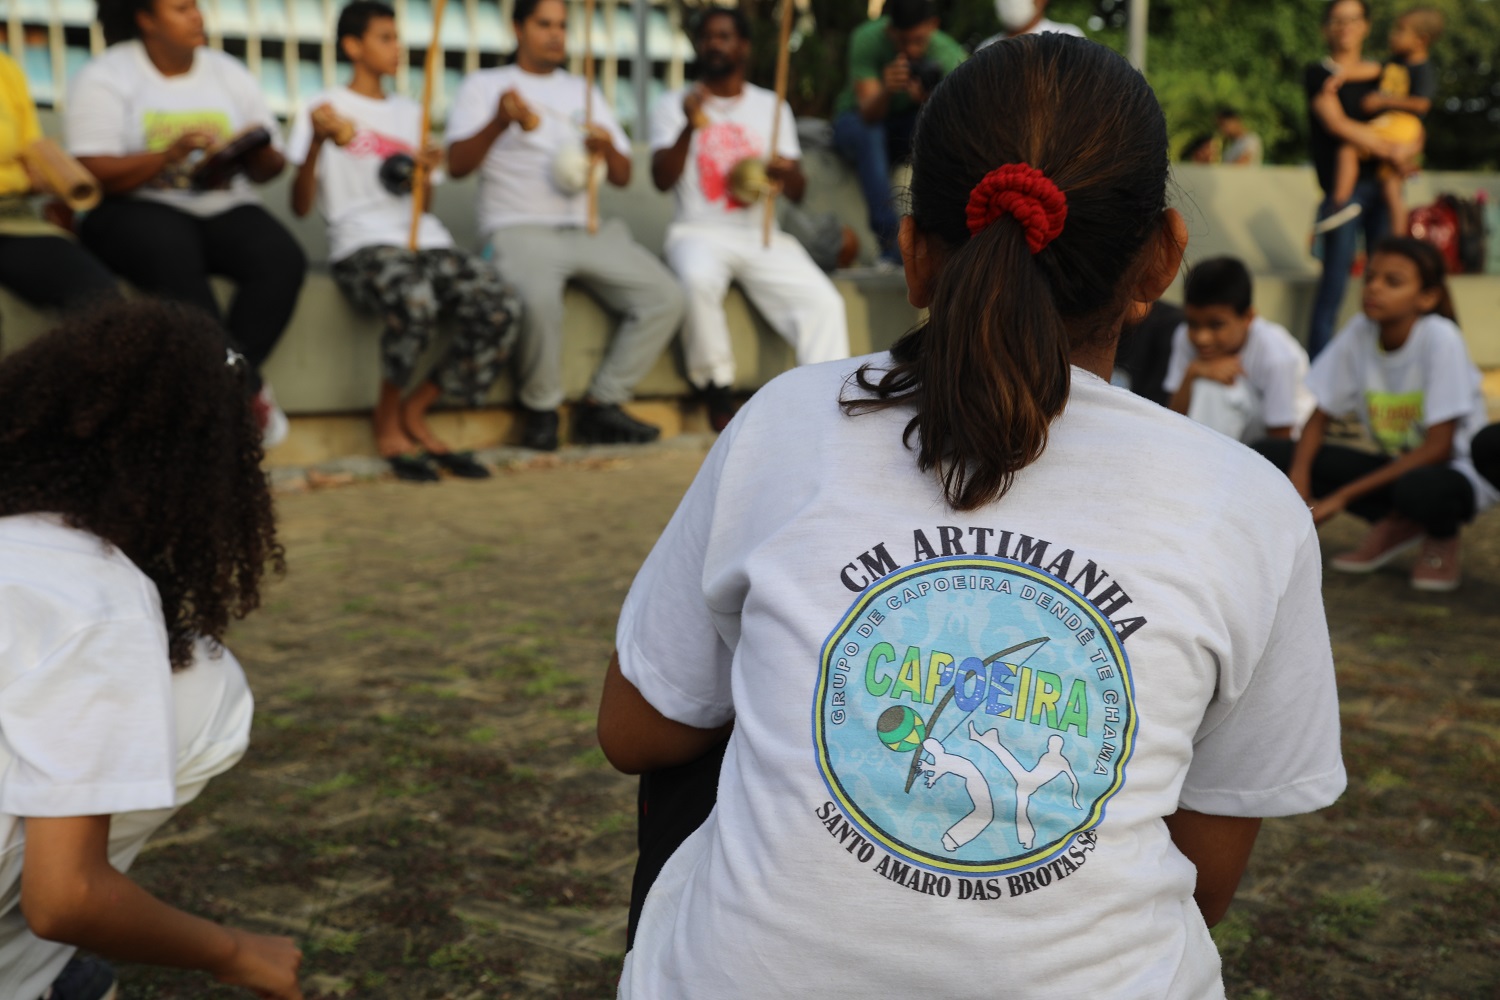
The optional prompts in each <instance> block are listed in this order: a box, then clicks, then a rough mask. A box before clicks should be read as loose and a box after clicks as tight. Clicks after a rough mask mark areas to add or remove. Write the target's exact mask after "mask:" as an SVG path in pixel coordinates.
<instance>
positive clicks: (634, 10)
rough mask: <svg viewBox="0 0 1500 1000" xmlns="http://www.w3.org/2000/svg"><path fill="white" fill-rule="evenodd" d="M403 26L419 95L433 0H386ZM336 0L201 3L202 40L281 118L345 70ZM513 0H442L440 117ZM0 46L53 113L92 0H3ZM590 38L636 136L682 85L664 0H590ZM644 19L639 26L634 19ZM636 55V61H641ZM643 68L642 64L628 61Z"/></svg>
mask: <svg viewBox="0 0 1500 1000" xmlns="http://www.w3.org/2000/svg"><path fill="white" fill-rule="evenodd" d="M388 2H391V3H392V6H394V7H395V8H396V17H397V21H398V23H399V24H400V25H401V36H402V41H403V42H404V43H405V44H404V48H405V58H404V59H403V60H402V63H401V68H400V70H399V71H398V73H397V75H396V89H397V90H400V91H402V92H403V93H407V94H412V95H418V94H420V93H421V91H422V82H423V68H424V65H425V56H426V52H427V48H428V46H429V45H430V44H431V42H432V36H433V31H432V29H433V23H432V18H433V4H432V0H388ZM566 2H567V3H568V5H569V8H570V10H569V15H570V16H569V18H568V52H569V56H570V66H569V68H570V69H571V70H573V71H574V72H581V71H582V66H583V36H584V30H583V9H584V0H566ZM343 3H344V0H199V4H200V5H201V6H202V8H203V16H204V20H205V22H206V27H207V30H208V44H209V45H211V46H213V47H214V48H217V49H224V50H227V51H229V52H231V53H232V54H234V55H236V56H238V57H240V58H241V59H243V60H244V62H245V64H246V65H247V66H248V67H249V68H250V72H251V73H252V74H253V75H254V76H255V77H256V79H258V80H259V81H260V82H261V87H262V89H263V91H264V92H265V95H266V100H267V103H269V104H270V106H271V109H272V110H273V111H274V112H276V114H277V115H279V116H281V117H283V118H285V117H288V116H290V115H292V114H293V113H295V112H296V111H297V109H298V108H300V107H301V105H302V103H303V102H304V101H306V100H307V99H308V98H309V97H312V96H313V95H314V94H316V93H318V92H319V91H322V90H326V89H327V88H329V87H333V86H335V85H337V84H338V83H339V82H340V81H341V80H342V79H344V72H343V71H341V70H340V68H339V66H338V44H337V40H336V39H335V38H334V25H335V23H336V21H337V18H338V12H339V10H340V9H341V8H342V7H343ZM512 4H513V0H449V2H448V6H447V11H446V13H445V15H444V17H443V24H442V29H441V32H440V33H439V35H438V44H439V45H440V47H441V49H442V53H443V59H442V65H443V72H442V73H441V75H440V77H439V78H438V79H437V80H435V81H434V82H433V92H434V95H435V96H434V100H433V112H434V118H435V119H436V120H437V121H438V122H442V121H443V120H444V118H445V117H446V112H447V108H448V102H449V101H450V100H451V99H452V97H453V93H454V91H455V90H456V88H457V87H458V85H459V83H460V81H461V80H462V79H463V76H464V74H465V73H470V72H473V71H474V70H476V69H479V68H480V67H481V66H488V65H495V64H497V63H498V62H499V61H501V59H502V58H503V57H505V56H507V55H509V53H510V52H512V51H513V50H514V49H515V35H514V33H513V32H512V30H511V23H510V16H511V10H512ZM0 6H3V7H4V8H5V14H4V16H3V18H0V32H3V34H4V38H3V42H0V47H3V48H4V49H5V50H6V51H7V52H8V53H9V54H10V56H11V58H13V59H15V60H16V62H17V63H19V64H20V65H21V68H22V70H23V71H24V72H25V74H26V79H27V83H28V85H29V86H30V87H31V95H32V99H33V100H35V101H36V103H37V104H38V105H40V106H42V107H51V108H56V109H57V110H59V111H61V110H63V108H64V107H65V105H66V103H67V90H68V82H69V81H70V80H71V79H72V77H73V75H74V74H75V73H77V72H78V70H79V69H80V68H81V67H82V66H83V64H84V63H86V62H87V61H88V60H89V59H90V58H92V57H93V56H94V55H97V54H98V53H99V52H101V51H103V49H104V36H103V34H102V32H101V31H100V29H99V25H98V24H97V23H96V22H95V20H94V14H95V10H94V2H93V0H4V3H3V4H0ZM596 8H597V9H596V10H595V13H594V24H593V31H592V41H593V46H592V47H593V50H594V57H595V59H596V60H597V63H596V71H597V74H598V80H599V85H600V87H601V88H602V89H603V91H604V94H605V96H606V97H607V98H608V99H609V101H610V103H611V104H612V105H613V107H614V108H615V112H616V115H617V116H618V117H619V119H620V121H621V123H622V124H624V125H625V126H626V127H627V128H628V129H630V130H631V131H632V132H633V133H634V134H635V135H636V136H637V138H640V137H641V136H642V133H643V129H642V128H640V127H638V125H639V119H640V115H639V114H638V109H639V106H640V103H641V101H642V100H645V101H646V102H647V104H648V107H649V102H650V101H652V100H654V99H655V97H656V96H657V95H658V94H660V93H661V92H663V91H665V90H668V89H672V88H675V87H680V86H682V83H683V79H684V68H685V66H686V64H687V63H688V62H690V61H691V60H692V57H693V50H692V45H691V43H690V42H689V41H688V38H687V36H686V34H684V32H683V30H682V24H681V22H680V18H681V15H680V13H679V7H678V5H676V4H674V3H671V2H670V0H596ZM643 26H644V28H643ZM642 56H644V60H643V59H642ZM642 65H644V66H645V68H646V72H645V73H641V74H638V73H637V72H636V67H639V66H642Z"/></svg>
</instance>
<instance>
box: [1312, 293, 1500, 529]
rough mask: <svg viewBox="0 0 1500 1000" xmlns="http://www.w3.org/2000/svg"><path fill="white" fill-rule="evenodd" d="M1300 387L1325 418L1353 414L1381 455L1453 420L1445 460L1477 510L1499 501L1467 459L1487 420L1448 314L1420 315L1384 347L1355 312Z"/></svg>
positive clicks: (1474, 372)
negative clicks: (1399, 339) (1398, 340)
mask: <svg viewBox="0 0 1500 1000" xmlns="http://www.w3.org/2000/svg"><path fill="white" fill-rule="evenodd" d="M1307 385H1308V388H1310V389H1311V390H1312V392H1313V395H1314V396H1316V397H1317V400H1318V407H1319V408H1320V409H1321V410H1323V412H1325V413H1327V414H1329V415H1330V416H1335V417H1342V416H1347V415H1348V414H1351V413H1356V412H1357V413H1358V414H1359V418H1360V420H1361V421H1362V422H1363V423H1364V425H1365V428H1366V429H1367V430H1369V432H1370V435H1371V436H1372V437H1373V438H1374V439H1375V440H1376V442H1377V443H1379V445H1380V447H1381V448H1382V449H1384V451H1385V453H1386V454H1388V455H1393V456H1394V455H1400V454H1402V453H1403V452H1407V451H1410V450H1411V449H1413V448H1415V447H1416V446H1417V445H1419V444H1421V443H1422V440H1423V439H1424V438H1425V437H1426V436H1427V428H1429V427H1431V426H1433V425H1434V424H1440V423H1443V422H1444V421H1447V420H1457V421H1458V426H1457V428H1456V429H1455V430H1454V433H1453V458H1452V460H1451V461H1450V462H1449V463H1448V464H1449V465H1451V466H1453V468H1455V469H1457V470H1458V471H1459V472H1462V473H1463V474H1464V476H1465V477H1466V478H1467V479H1468V480H1469V482H1470V483H1472V484H1473V486H1474V501H1475V511H1476V513H1477V512H1478V511H1481V510H1484V509H1485V508H1487V507H1489V506H1491V505H1492V504H1494V503H1495V501H1496V500H1500V493H1497V492H1496V490H1495V487H1494V486H1492V485H1491V484H1490V481H1489V480H1488V479H1485V478H1484V477H1483V476H1481V475H1480V474H1479V473H1478V471H1476V470H1475V468H1474V463H1473V462H1471V461H1470V460H1469V442H1470V441H1471V440H1472V439H1473V437H1474V435H1475V434H1476V433H1477V432H1478V431H1479V430H1480V428H1482V427H1484V426H1485V424H1487V423H1489V413H1488V410H1487V409H1486V407H1485V401H1484V390H1483V389H1482V388H1481V384H1480V375H1479V369H1477V368H1475V367H1474V362H1473V361H1471V360H1470V359H1469V348H1468V346H1467V345H1466V344H1465V343H1464V335H1463V333H1462V332H1461V331H1460V330H1459V329H1458V327H1457V326H1456V325H1455V324H1454V323H1453V322H1451V321H1450V320H1446V319H1444V318H1443V317H1441V316H1437V315H1427V316H1423V317H1422V318H1421V319H1419V320H1417V322H1416V323H1415V324H1414V325H1413V326H1412V329H1411V335H1410V336H1408V337H1407V339H1406V343H1404V344H1402V345H1401V347H1400V348H1398V349H1397V350H1394V351H1387V350H1385V349H1384V348H1382V347H1381V346H1380V327H1379V326H1377V325H1376V323H1375V322H1374V321H1373V320H1371V319H1370V318H1369V317H1368V316H1366V315H1364V314H1363V313H1360V314H1358V315H1356V316H1354V317H1353V318H1352V319H1350V320H1349V322H1348V323H1345V324H1344V328H1343V329H1342V330H1340V331H1339V332H1338V335H1337V336H1335V337H1334V338H1333V340H1332V341H1331V342H1330V343H1329V345H1328V346H1327V347H1326V348H1324V349H1323V351H1322V353H1320V354H1319V355H1318V358H1317V360H1316V361H1315V362H1313V366H1312V371H1311V372H1309V373H1308V376H1307Z"/></svg>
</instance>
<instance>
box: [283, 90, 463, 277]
mask: <svg viewBox="0 0 1500 1000" xmlns="http://www.w3.org/2000/svg"><path fill="white" fill-rule="evenodd" d="M324 104H327V105H330V106H331V107H332V108H333V110H334V113H335V114H337V115H338V116H339V117H340V118H343V119H344V120H346V121H349V122H352V123H353V124H354V126H355V132H354V138H353V139H351V140H349V144H348V145H346V146H339V145H336V144H335V143H333V142H324V143H323V148H322V149H321V150H320V151H319V152H318V168H317V169H318V200H319V204H320V207H321V208H322V211H323V217H324V218H325V219H326V220H327V221H328V246H329V249H328V259H329V260H330V261H334V262H337V261H340V260H343V259H344V258H345V257H348V256H350V255H351V254H353V253H354V252H355V251H357V250H363V249H364V248H365V247H372V246H400V247H404V246H406V244H407V239H408V237H409V235H410V233H411V211H412V204H411V195H410V194H406V195H394V194H392V193H391V192H389V191H387V190H386V189H385V185H383V184H381V183H380V166H381V164H382V163H384V162H385V161H386V160H387V159H388V158H390V157H391V156H394V155H396V154H397V153H405V154H406V155H408V156H414V155H415V154H416V153H417V149H418V142H419V138H420V133H421V131H422V109H421V107H419V106H418V105H417V102H416V101H413V100H411V99H410V98H407V97H401V96H399V95H392V96H389V97H386V98H385V99H384V100H376V99H375V98H371V97H365V96H364V95H363V94H356V93H355V92H354V91H352V90H350V89H349V88H347V87H338V88H336V89H334V90H329V91H325V92H324V93H322V94H319V95H318V96H317V97H314V98H311V99H309V100H308V102H307V104H306V105H305V106H304V107H303V108H302V110H301V111H299V112H298V113H297V117H296V118H295V119H294V120H293V122H292V133H291V138H290V139H289V140H287V159H288V160H290V161H291V162H292V163H295V164H297V165H299V166H300V165H301V164H303V163H305V162H306V161H307V152H308V150H309V149H310V148H311V147H312V138H313V127H312V109H313V108H317V107H320V106H322V105H324ZM434 180H441V174H440V173H439V174H438V175H437V176H435V177H434ZM452 245H453V237H452V236H451V235H449V233H448V230H447V229H445V228H444V227H443V224H442V223H441V222H439V221H438V219H437V216H435V215H433V214H432V213H431V212H424V213H423V214H422V219H421V221H420V223H419V224H418V227H417V248H418V249H420V250H444V249H447V248H448V247H451V246H452Z"/></svg>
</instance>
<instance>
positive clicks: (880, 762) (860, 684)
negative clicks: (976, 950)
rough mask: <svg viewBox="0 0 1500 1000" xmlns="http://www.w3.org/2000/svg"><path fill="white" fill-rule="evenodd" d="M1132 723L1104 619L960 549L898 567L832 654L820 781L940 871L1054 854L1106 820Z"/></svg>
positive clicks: (865, 827)
mask: <svg viewBox="0 0 1500 1000" xmlns="http://www.w3.org/2000/svg"><path fill="white" fill-rule="evenodd" d="M1135 730H1136V713H1135V702H1134V692H1133V687H1132V684H1131V680H1130V666H1129V661H1128V660H1127V659H1126V656H1125V650H1124V648H1123V647H1122V646H1121V645H1120V643H1119V641H1118V639H1117V637H1116V636H1115V632H1114V630H1113V629H1112V628H1111V627H1110V625H1109V622H1108V621H1107V620H1105V618H1104V616H1103V615H1101V614H1100V613H1099V611H1098V610H1097V609H1096V608H1095V607H1094V606H1093V605H1092V604H1090V603H1089V602H1088V600H1087V599H1086V598H1084V597H1083V595H1082V594H1079V593H1078V592H1077V591H1075V590H1074V589H1073V588H1071V587H1069V586H1068V585H1067V584H1066V583H1064V582H1062V581H1061V580H1058V579H1057V578H1055V577H1053V576H1051V575H1049V574H1047V573H1045V572H1043V571H1041V570H1039V569H1037V568H1036V567H1034V566H1030V565H1028V564H1025V563H1018V562H1013V561H1011V560H1008V559H1001V558H996V557H983V556H959V557H954V558H949V559H933V560H928V561H926V562H922V563H918V564H916V565H914V566H911V567H909V568H907V569H905V570H902V571H899V572H897V573H893V574H892V575H890V576H888V577H886V578H884V579H882V580H880V581H879V582H878V583H876V584H875V585H873V586H871V587H870V588H869V589H867V590H866V591H865V592H864V593H863V594H861V595H860V597H859V598H858V599H857V600H856V601H855V602H854V605H853V606H852V607H851V608H850V609H849V611H848V613H847V614H845V616H844V618H843V620H842V621H840V622H839V624H838V627H837V628H835V629H834V630H833V632H832V634H831V635H830V636H829V637H828V641H827V642H826V643H825V644H824V646H823V652H822V661H821V673H820V677H819V683H818V696H817V702H816V707H815V709H814V713H813V743H814V746H815V747H816V749H817V754H818V767H819V770H820V771H821V773H822V775H823V780H824V781H825V782H826V783H827V785H828V789H829V792H830V793H831V794H832V795H833V797H834V799H835V800H836V801H837V802H838V804H839V805H840V806H841V807H842V808H843V810H844V812H845V813H846V815H847V816H848V817H849V819H850V821H851V822H853V823H855V824H857V825H858V826H859V827H860V829H861V830H862V831H863V832H864V833H865V834H866V835H867V836H868V837H869V838H870V839H871V840H872V841H874V842H876V843H879V844H881V845H883V846H884V847H885V848H886V849H887V850H889V851H891V852H892V853H894V854H896V855H899V856H900V857H902V858H904V859H906V860H908V861H910V862H912V863H913V864H917V865H921V866H922V867H924V868H928V869H930V870H933V871H938V872H945V873H950V874H958V875H966V876H979V875H987V874H994V873H997V872H1010V871H1016V870H1018V869H1023V868H1028V867H1031V866H1033V865H1038V864H1044V863H1046V862H1047V861H1050V860H1051V859H1052V858H1054V857H1056V856H1057V855H1058V854H1059V853H1061V852H1062V851H1063V850H1065V849H1066V848H1067V846H1068V844H1069V842H1070V841H1071V840H1072V838H1073V837H1074V836H1075V835H1077V834H1079V833H1081V832H1083V831H1085V830H1089V829H1092V828H1093V827H1095V826H1097V825H1098V824H1099V822H1100V820H1102V819H1103V817H1104V808H1105V805H1106V803H1107V802H1108V801H1109V799H1110V798H1111V797H1112V796H1113V795H1114V794H1115V793H1116V792H1117V791H1119V789H1120V787H1121V785H1122V784H1123V782H1124V779H1125V764H1126V762H1127V761H1128V760H1129V759H1130V754H1131V750H1132V748H1133V746H1134V742H1135Z"/></svg>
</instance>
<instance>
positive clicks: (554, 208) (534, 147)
mask: <svg viewBox="0 0 1500 1000" xmlns="http://www.w3.org/2000/svg"><path fill="white" fill-rule="evenodd" d="M507 90H515V91H516V93H518V94H520V95H521V99H522V100H524V101H525V102H526V103H527V105H529V106H530V107H531V109H532V110H533V111H534V112H536V114H537V117H539V118H540V119H541V124H540V125H539V126H537V128H536V129H534V130H533V131H531V132H527V131H526V130H525V129H523V128H521V126H520V125H519V124H515V123H512V124H511V126H510V127H509V128H507V129H506V130H505V131H504V132H502V133H501V135H500V138H498V139H496V140H495V144H494V145H493V146H491V147H490V151H489V154H488V155H487V156H486V157H485V158H484V164H483V166H481V167H480V172H479V231H480V233H482V234H483V235H484V236H485V237H488V236H489V235H490V234H491V233H493V232H494V231H495V230H497V229H500V228H502V227H504V226H582V225H584V224H586V223H587V221H588V196H587V194H585V193H584V192H581V191H580V192H576V193H573V194H568V193H565V192H564V191H563V190H562V189H561V188H559V187H558V186H557V185H556V184H555V183H554V182H553V180H552V163H553V160H555V159H556V158H557V154H558V151H559V150H561V149H562V148H563V147H564V146H566V145H569V144H572V145H575V146H579V147H581V146H582V144H583V137H584V132H583V121H584V114H583V112H584V97H585V94H586V93H587V91H586V89H585V87H584V82H583V77H580V76H574V75H573V74H572V73H568V72H566V71H565V70H560V69H558V70H553V71H552V72H551V73H546V74H538V73H528V72H526V71H525V70H523V69H521V67H519V66H517V65H515V64H512V65H509V66H501V67H499V68H498V69H484V70H480V71H479V72H477V73H470V74H469V75H468V76H467V77H465V78H464V82H463V85H462V86H461V87H459V88H458V93H457V94H456V95H454V98H453V104H452V106H451V107H450V108H449V110H448V134H447V139H448V143H449V145H452V144H453V143H455V142H460V141H462V140H464V139H467V138H469V137H471V136H473V135H475V134H476V133H478V132H480V131H481V130H483V128H484V127H485V126H486V125H488V124H489V123H490V121H491V119H493V118H494V117H495V112H496V110H497V109H498V108H499V107H500V97H501V95H502V94H504V93H505V92H506V91H507ZM593 105H594V106H593V115H594V122H595V123H596V124H598V125H601V126H603V127H604V128H605V129H606V130H608V132H609V136H610V141H611V142H612V143H613V144H614V147H615V149H617V150H619V152H620V153H621V155H623V156H629V155H630V140H629V139H628V138H626V136H625V132H624V130H623V129H621V128H620V123H619V122H617V121H616V120H615V115H614V111H613V110H611V108H610V106H609V102H608V101H606V100H605V99H604V94H603V93H601V92H600V90H599V88H598V87H595V88H594V101H593Z"/></svg>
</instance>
